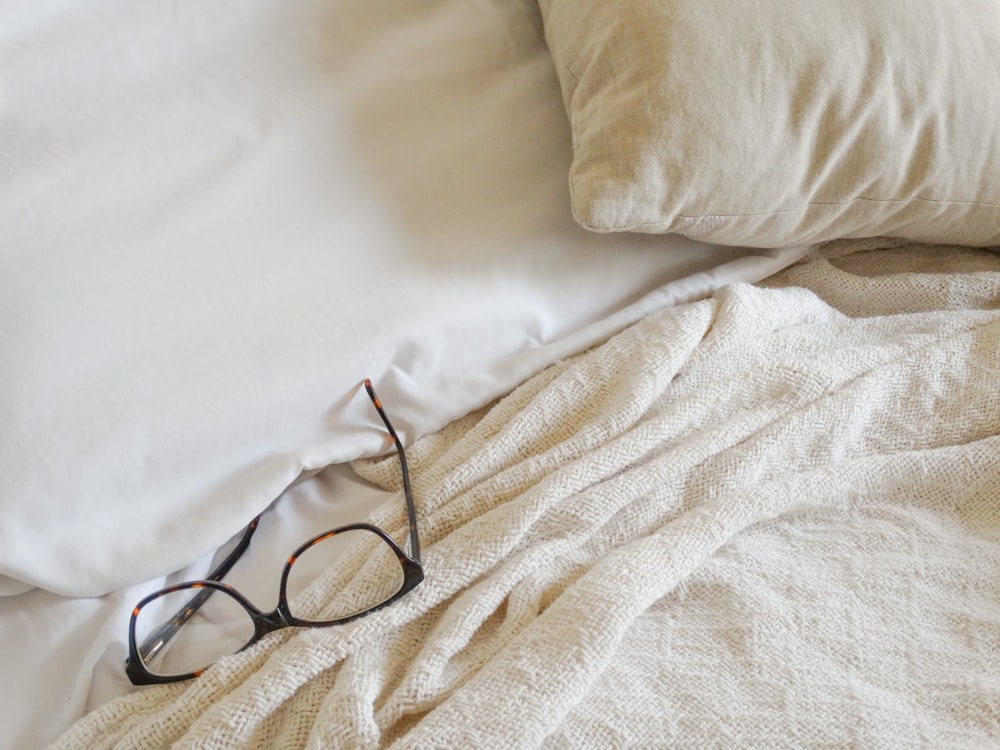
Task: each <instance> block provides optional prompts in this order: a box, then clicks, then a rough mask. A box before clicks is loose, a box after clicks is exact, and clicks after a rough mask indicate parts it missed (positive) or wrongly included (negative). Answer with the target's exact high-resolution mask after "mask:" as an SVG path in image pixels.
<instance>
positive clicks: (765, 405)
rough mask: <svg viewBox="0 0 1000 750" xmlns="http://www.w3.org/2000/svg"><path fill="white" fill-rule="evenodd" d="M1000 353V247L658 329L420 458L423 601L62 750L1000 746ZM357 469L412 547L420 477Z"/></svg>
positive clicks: (103, 720) (87, 724) (251, 666)
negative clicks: (409, 495) (412, 502)
mask: <svg viewBox="0 0 1000 750" xmlns="http://www.w3.org/2000/svg"><path fill="white" fill-rule="evenodd" d="M998 363H1000V256H998V254H997V252H996V251H994V252H987V251H982V250H970V249H959V248H941V247H926V246H914V245H909V244H898V243H897V244H895V245H893V244H892V243H888V244H886V243H881V244H877V243H863V244H862V243H851V244H839V243H838V244H836V245H833V246H830V247H827V248H825V250H824V251H823V252H820V253H818V254H817V255H816V256H814V257H813V258H811V259H810V260H809V261H808V262H805V263H802V264H798V265H796V266H793V267H791V268H790V269H788V270H787V271H784V272H782V273H780V274H778V275H777V276H775V277H773V278H772V279H770V280H768V281H767V282H764V283H763V284H760V285H756V286H751V285H746V284H738V285H734V286H732V287H729V288H727V289H725V290H722V291H720V292H719V293H717V294H716V295H714V296H713V297H712V298H711V299H708V300H703V301H700V302H693V303H690V304H687V305H683V306H679V307H674V308H669V309H664V310H661V311H658V312H654V313H651V314H650V315H648V316H646V317H644V319H643V320H641V321H639V322H637V323H636V324H635V325H633V326H631V327H630V328H628V329H626V330H624V331H623V332H621V333H618V334H617V335H614V336H612V337H610V338H609V340H608V341H607V342H606V343H604V344H602V345H600V346H598V347H596V348H594V349H592V350H590V351H588V352H585V353H582V354H580V355H578V356H576V357H573V358H570V359H567V360H565V361H563V362H560V363H557V364H554V365H552V366H551V367H549V368H548V369H546V370H544V371H543V372H541V373H539V374H538V375H536V376H534V377H532V378H530V379H528V380H527V381H526V382H525V383H524V384H523V385H521V386H519V387H518V388H516V389H515V390H514V391H513V392H512V393H511V394H509V395H508V396H506V397H504V398H502V399H500V400H499V401H497V402H496V403H495V404H494V405H492V406H491V407H488V408H485V409H483V410H479V411H476V412H473V413H472V414H470V415H468V416H467V417H465V418H463V419H460V420H457V421H456V422H454V423H452V424H450V425H449V426H448V427H446V428H445V429H444V430H442V431H440V432H438V433H435V434H433V435H430V436H427V437H425V438H423V439H422V440H419V441H417V442H416V443H415V444H414V445H413V446H412V447H411V448H410V450H409V451H408V456H409V461H410V467H411V475H412V479H413V483H414V485H413V486H414V493H415V496H416V498H417V504H418V508H419V518H420V533H421V539H422V547H423V558H424V562H425V566H426V569H427V571H428V577H427V580H426V581H425V582H424V584H422V585H421V586H420V587H418V588H417V589H416V590H415V591H414V592H413V593H412V594H410V595H409V596H408V597H406V598H404V599H403V600H401V601H399V602H397V603H396V604H394V605H393V606H391V607H389V608H387V609H385V610H381V611H379V612H377V613H375V614H372V615H370V616H369V617H367V618H364V619H362V620H359V621H356V622H355V623H352V624H349V625H346V626H343V627H338V628H329V629H319V630H307V631H299V632H294V633H293V632H289V631H281V632H280V633H277V634H274V635H272V636H270V637H269V639H268V640H265V641H264V642H261V643H259V644H258V645H257V646H255V647H253V648H251V649H250V650H248V651H245V652H243V653H240V654H237V655H235V656H232V657H229V658H227V659H224V660H223V661H221V662H219V663H218V664H216V665H215V666H214V667H213V668H212V669H210V670H209V671H208V672H207V673H206V674H205V675H203V676H202V677H201V678H200V679H198V680H195V681H192V682H190V683H183V684H173V685H165V686H159V687H154V688H149V689H142V690H138V691H136V692H134V693H132V694H131V695H128V696H125V697H122V698H120V699H118V700H113V701H111V702H109V703H107V704H106V705H104V706H102V707H101V708H99V709H97V711H96V712H95V713H93V714H92V715H90V716H88V717H86V718H85V719H83V720H82V721H81V722H80V723H78V724H77V725H75V726H74V727H73V728H72V729H70V731H69V732H68V733H67V734H65V735H64V736H63V737H62V738H61V739H60V740H59V741H58V742H57V743H56V744H55V745H54V747H57V748H71V747H72V748H75V747H93V748H101V747H118V748H127V747H166V746H168V745H169V746H172V747H248V748H249V747H324V748H327V747H351V748H358V747H394V748H397V747H398V748H402V747H421V748H422V747H512V748H513V747H516V748H526V747H543V746H544V747H608V746H629V747H718V746H722V747H730V746H739V747H830V746H862V747H990V746H993V745H995V744H997V743H998V742H1000V577H998V576H996V574H995V573H996V570H997V566H998V565H1000V502H998V498H1000V435H998V427H1000V401H998V399H997V398H996V387H997V383H998V378H1000V365H998ZM354 470H355V471H356V472H357V474H358V475H360V476H361V477H363V478H365V479H366V480H369V481H371V482H373V483H374V484H375V485H377V486H379V487H382V488H384V489H386V490H387V491H388V492H391V493H393V495H392V496H391V497H390V498H389V499H388V500H387V501H386V502H385V503H384V504H382V505H381V507H379V508H378V509H377V510H376V511H375V512H374V514H373V520H374V521H375V522H377V523H378V524H380V525H382V526H383V527H384V528H386V529H389V530H392V531H393V533H395V534H396V535H397V536H398V537H399V538H402V535H403V534H404V533H405V526H406V521H405V511H404V510H403V508H402V502H401V496H400V487H399V481H400V480H399V473H398V468H397V467H396V466H395V464H394V462H393V461H392V460H391V459H388V460H383V459H366V460H362V461H359V462H357V463H355V464H354ZM336 593H337V585H336V584H334V583H331V582H327V584H326V585H324V586H320V588H319V589H318V590H317V591H314V592H312V596H313V601H314V602H316V606H317V607H318V610H319V611H322V608H323V606H324V604H323V602H325V601H329V600H330V598H332V597H334V596H335V595H336ZM117 650H118V652H119V655H120V652H121V648H118V649H117ZM119 668H120V663H119Z"/></svg>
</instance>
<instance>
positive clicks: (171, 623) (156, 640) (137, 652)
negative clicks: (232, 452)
mask: <svg viewBox="0 0 1000 750" xmlns="http://www.w3.org/2000/svg"><path fill="white" fill-rule="evenodd" d="M364 387H365V391H367V393H368V397H369V398H370V399H371V402H372V404H373V405H374V406H375V410H376V411H377V412H378V415H379V417H380V418H381V419H382V423H383V424H384V425H385V428H386V431H387V432H388V433H389V437H390V438H391V439H392V443H393V445H394V446H395V448H396V454H397V455H398V457H399V462H400V466H401V468H402V476H403V497H404V499H405V501H406V513H407V520H408V525H409V542H410V554H406V552H405V551H403V549H402V547H400V546H399V544H397V543H396V540H394V539H393V538H392V537H391V536H389V535H388V534H387V533H386V532H385V531H383V530H382V529H380V528H379V527H377V526H374V525H372V524H370V523H353V524H348V525H346V526H338V527H336V528H333V529H330V530H328V531H324V532H323V533H321V534H317V535H316V536H314V537H313V538H312V539H310V540H309V541H307V542H305V543H304V544H302V545H300V546H299V547H298V548H297V549H296V550H295V551H294V552H293V553H292V554H291V555H290V556H289V558H288V560H287V562H286V563H285V567H284V568H283V570H282V572H281V583H280V587H279V590H278V606H277V607H275V609H274V610H272V611H271V612H263V611H262V610H260V609H258V608H257V607H256V606H254V605H253V604H252V603H251V602H250V600H249V599H247V598H246V597H245V596H244V595H243V594H241V593H240V592H239V591H238V590H236V589H235V588H233V587H232V586H230V585H229V584H228V583H223V582H222V578H223V577H225V575H226V574H227V573H228V572H229V571H230V570H231V569H232V567H233V565H235V564H236V562H237V560H239V559H240V557H242V555H243V553H244V552H246V550H247V548H248V547H249V546H250V540H251V539H252V538H253V535H254V532H255V531H256V530H257V526H258V524H259V523H260V518H261V517H260V515H258V516H256V517H254V519H253V520H251V521H250V523H249V524H248V525H247V526H246V528H245V529H244V531H243V536H242V537H241V538H240V541H239V542H238V543H237V545H236V547H235V549H234V550H233V551H232V552H231V553H229V555H227V556H226V559H225V560H223V561H222V562H221V563H220V564H219V565H218V566H217V567H216V568H215V569H214V570H213V571H212V572H211V573H209V574H208V576H206V577H205V579H203V580H198V581H186V582H184V583H178V584H175V585H173V586H167V587H166V588H163V589H160V590H159V591H155V592H153V593H152V594H149V595H148V596H146V597H143V599H141V600H140V601H139V602H138V603H137V604H136V605H135V607H133V609H132V616H131V619H130V620H129V628H128V658H127V659H126V660H125V674H126V675H127V676H128V678H129V680H130V681H131V682H132V684H133V685H157V684H164V683H170V682H181V681H184V680H190V679H193V678H195V677H198V676H199V675H200V674H202V673H203V672H204V671H205V669H207V668H208V667H209V666H211V665H206V666H205V667H203V668H202V669H199V670H196V671H194V672H188V673H185V674H177V675H160V674H155V673H153V672H150V671H149V670H148V669H147V668H146V665H145V663H144V661H143V657H145V658H149V657H150V656H152V655H155V653H156V652H157V651H159V650H160V648H162V647H163V646H164V645H166V643H167V642H168V641H169V640H170V639H171V638H172V637H173V636H174V635H175V634H176V633H177V632H178V631H179V630H180V629H181V628H182V627H183V626H184V624H185V623H186V622H187V621H188V620H189V619H190V618H191V617H192V616H193V615H194V614H195V613H196V612H197V611H198V609H199V608H200V607H201V606H202V605H203V604H204V603H205V602H206V601H207V600H208V597H210V596H211V595H212V594H213V593H214V592H216V591H222V592H225V593H226V594H227V595H228V596H230V597H232V598H233V599H235V600H236V601H237V602H238V603H239V604H240V605H241V606H242V607H243V609H244V610H246V612H247V614H248V615H249V616H250V619H251V620H252V621H253V626H254V634H253V636H252V637H251V638H250V639H249V640H248V641H247V642H246V643H245V644H243V646H242V647H240V648H239V649H238V650H237V652H236V653H238V652H239V651H243V650H244V649H247V648H249V647H250V646H252V645H253V644H254V643H256V642H257V641H259V640H260V639H261V638H263V637H264V636H265V635H267V634H268V633H273V632H274V631H276V630H282V629H283V628H288V627H299V628H322V627H329V626H331V625H343V624H345V623H348V622H351V621H352V620H357V619H359V618H361V617H365V616H366V615H370V614H371V613H372V612H376V611H378V610H380V609H382V608H383V607H387V606H389V605H390V604H392V603H393V602H395V601H398V600H399V599H401V598H402V597H403V596H405V595H406V594H408V593H409V592H411V591H412V590H413V589H415V588H416V587H417V586H418V585H419V584H420V583H421V582H422V581H423V580H424V569H423V565H422V564H421V562H420V538H419V535H418V533H417V513H416V507H415V506H414V503H413V492H412V489H411V486H410V472H409V467H408V466H407V463H406V453H405V452H404V451H403V445H402V443H401V442H400V440H399V436H398V435H397V434H396V430H395V429H394V428H393V426H392V423H391V422H390V421H389V417H388V416H386V413H385V410H384V409H383V408H382V402H381V401H380V400H379V398H378V396H377V395H376V394H375V389H374V388H373V387H372V384H371V380H368V379H365V381H364ZM357 530H363V531H369V532H371V533H373V534H375V535H377V536H378V537H379V538H381V540H382V541H383V542H385V543H386V544H388V545H389V547H390V548H391V549H392V551H393V553H394V554H395V555H396V558H397V560H398V561H399V563H400V566H401V567H402V570H403V583H402V586H401V587H400V589H399V591H397V592H396V593H395V594H393V595H392V596H390V597H389V598H388V599H386V600H385V601H383V602H381V603H380V604H376V605H374V606H372V607H369V608H368V609H365V610H362V611H360V612H356V613H354V614H351V615H347V616H344V617H338V618H334V619H331V620H304V619H302V618H299V617H296V616H295V615H293V614H292V613H291V612H290V611H289V607H288V595H287V591H286V584H287V582H288V575H289V573H290V572H291V569H292V565H293V564H294V563H295V561H296V560H297V559H298V558H299V557H300V556H301V555H302V554H303V553H304V552H305V551H306V550H308V549H309V548H310V547H312V546H313V545H315V544H318V543H320V542H323V541H325V540H327V539H329V538H330V537H333V536H336V535H337V534H342V533H344V532H348V531H357ZM178 591H194V592H196V593H195V594H194V595H193V596H192V597H191V600H190V601H189V602H188V603H187V604H186V605H185V606H184V607H183V608H182V609H181V610H179V611H178V612H176V613H175V614H174V615H173V616H172V617H170V618H169V619H168V620H167V621H166V622H165V623H164V624H163V625H161V626H160V627H159V628H157V629H156V630H155V631H154V632H153V633H152V634H150V635H149V636H147V637H146V639H145V640H144V641H143V642H142V643H141V644H137V643H136V632H135V631H136V620H137V618H138V616H139V613H140V612H141V611H142V608H143V607H145V606H146V605H147V604H149V603H150V602H152V601H155V600H156V599H159V598H161V597H164V596H167V595H169V594H173V593H176V592H178Z"/></svg>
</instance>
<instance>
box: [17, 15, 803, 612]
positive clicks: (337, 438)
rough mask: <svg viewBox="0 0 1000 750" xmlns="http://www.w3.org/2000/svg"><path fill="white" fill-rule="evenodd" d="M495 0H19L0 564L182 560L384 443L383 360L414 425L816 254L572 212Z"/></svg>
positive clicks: (76, 579)
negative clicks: (290, 490) (153, 0)
mask: <svg viewBox="0 0 1000 750" xmlns="http://www.w3.org/2000/svg"><path fill="white" fill-rule="evenodd" d="M493 4H494V8H493V12H490V13H482V7H480V6H481V4H480V6H476V7H470V6H469V5H468V4H467V3H465V2H463V1H462V0H450V1H449V2H444V3H442V2H440V1H439V0H410V1H408V2H406V3H403V4H402V5H401V4H399V3H387V2H376V1H375V0H366V2H358V3H353V4H352V3H348V4H347V5H346V6H345V7H341V4H337V5H336V6H335V7H331V6H330V4H329V3H325V2H320V0H311V1H305V2H297V3H294V4H288V3H285V2H280V1H279V0H256V1H255V2H248V3H240V5H239V7H238V8H234V7H231V6H230V5H228V4H225V3H222V4H220V3H209V4H204V3H191V4H187V5H181V6H177V5H175V4H170V5H162V6H153V7H149V6H142V7H140V6H138V5H136V4H135V3H132V2H129V0H104V1H103V2H101V3H96V4H95V3H91V2H84V1H83V0H79V2H68V3H60V4H58V5H56V6H52V5H47V4H39V3H34V2H27V1H25V2H15V3H7V4H4V5H3V6H2V8H0V29H3V35H4V37H3V45H4V48H3V53H4V54H3V60H4V73H5V76H4V87H5V88H4V90H3V92H2V101H0V107H2V110H0V112H2V115H0V133H2V136H3V142H4V153H3V156H2V157H0V165H2V170H3V175H4V179H3V180H2V181H0V240H2V241H0V245H2V252H0V320H2V321H3V322H2V331H3V347H2V349H0V519H2V520H0V590H3V591H6V593H14V592H16V591H18V590H23V589H24V588H26V587H30V586H41V587H45V588H48V589H51V590H54V591H57V592H61V593H67V594H77V595H93V594H101V593H103V592H106V591H110V590H112V589H116V588H120V587H122V586H124V585H126V584H129V583H132V582H136V581H144V580H147V579H150V578H153V577H154V576H158V575H163V574H165V573H167V572H169V571H172V570H175V569H177V568H180V567H181V566H183V565H185V564H187V563H189V562H191V561H192V560H195V559H197V558H199V557H200V556H202V555H203V554H204V553H206V552H207V551H209V550H211V549H213V548H215V547H216V546H218V545H220V544H221V543H223V542H224V541H225V540H226V539H227V538H228V537H229V536H230V535H231V534H233V533H234V532H235V531H237V530H238V529H239V528H240V527H241V526H242V525H244V524H245V523H246V522H247V521H249V519H250V518H251V517H252V516H253V515H255V514H256V513H258V512H259V511H260V510H262V509H263V508H264V507H266V506H267V505H268V503H270V502H271V501H272V500H273V499H274V498H275V497H277V496H278V495H279V494H280V493H281V492H282V490H283V489H284V488H286V487H287V486H288V485H289V484H290V483H292V482H294V481H295V480H296V478H297V477H299V476H300V475H301V474H302V473H303V472H308V471H310V470H311V469H315V468H318V467H322V466H325V465H327V464H329V463H333V462H341V461H347V460H350V459H353V458H355V457H358V456H360V455H363V454H370V453H374V452H378V451H381V450H385V449H386V448H387V445H386V443H385V442H384V439H383V435H382V432H381V430H380V429H379V421H378V418H377V416H376V415H375V413H374V412H373V411H372V408H371V405H370V404H369V403H368V402H367V399H366V398H365V396H364V394H363V392H361V393H359V392H358V390H357V387H358V384H359V383H360V381H361V380H362V378H364V377H371V378H372V379H373V381H374V383H375V386H376V388H377V390H378V392H379V395H380V396H381V397H382V399H383V401H384V403H385V406H386V409H387V411H388V413H389V415H390V417H391V419H392V420H393V421H394V423H395V425H396V427H397V428H398V429H399V430H400V432H401V434H402V435H403V436H404V438H405V439H406V440H412V439H414V438H415V437H417V436H418V435H421V434H424V433H427V432H430V431H433V430H436V429H438V428H440V427H441V426H443V425H444V424H446V423H447V422H449V421H451V420H452V419H454V418H456V417H458V416H460V415H462V414H465V413H466V412H468V411H469V410H471V409H472V408H475V407H478V406H480V405H482V404H484V403H487V402H488V401H490V400H491V399H493V398H496V397H497V396H499V395H501V394H503V393H504V392H506V391H508V390H509V389H511V388H512V387H513V386H514V385H516V384H517V383H518V382H520V381H521V380H523V379H524V378H526V377H527V376H528V375H530V374H532V373H533V372H535V371H537V370H538V369H540V368H542V367H544V366H545V365H547V364H548V363H550V362H551V361H553V360H555V359H558V358H560V357H565V356H568V355H569V354H571V353H573V352H575V351H577V350H579V349H581V348H584V347H586V346H589V345H591V344H593V343H596V342H597V341H599V340H600V339H601V338H603V337H605V336H607V335H609V334H610V333H611V332H613V331H615V330H617V329H618V328H621V327H622V326H624V325H627V324H628V323H629V322H631V321H633V320H635V319H636V318H637V317H638V316H640V315H642V314H643V312H645V311H646V310H649V309H652V308H653V307H657V306H661V305H664V304H671V303H674V302H677V301H681V300H685V299H689V298H691V297H693V296H698V295H701V294H705V293H708V292H710V291H711V290H712V289H714V288H717V287H718V286H720V285H721V284H723V283H726V282H729V281H734V280H745V279H749V278H757V277H760V276H762V275H766V274H767V273H769V272H772V271H774V270H777V269H778V268H779V267H781V266H782V265H784V264H785V263H787V262H788V261H789V260H790V259H791V258H792V257H793V255H794V254H792V255H790V254H780V253H775V254H771V255H766V254H760V255H758V256H751V255H748V254H747V253H746V252H736V251H733V250H731V249H725V248H719V247H712V246H707V245H700V244H698V243H694V242H687V241H671V242H666V241H664V240H663V239H662V238H650V237H638V236H636V237H619V238H608V237H598V236H596V235H593V234H590V233H587V232H585V231H583V230H582V229H580V228H579V227H577V226H576V225H575V224H574V223H573V221H572V218H571V217H570V215H569V211H568V196H567V195H566V188H565V173H566V170H567V169H568V167H569V162H570V158H571V153H570V151H571V149H570V145H569V136H568V132H567V128H566V124H565V113H564V112H563V110H562V105H561V102H560V97H559V87H558V81H557V80H556V77H555V75H554V73H553V71H552V68H551V60H550V58H549V56H548V52H547V50H546V48H545V45H544V41H543V39H542V36H541V29H540V19H539V17H538V10H537V7H534V8H533V7H531V6H529V5H526V4H525V5H522V6H519V7H517V6H511V5H510V3H509V2H508V1H507V0H495V2H494V3H493ZM418 504H419V499H418ZM2 576H5V577H6V578H2Z"/></svg>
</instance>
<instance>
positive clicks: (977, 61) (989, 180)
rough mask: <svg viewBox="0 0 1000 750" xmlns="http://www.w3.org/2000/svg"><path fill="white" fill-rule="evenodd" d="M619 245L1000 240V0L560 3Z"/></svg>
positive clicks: (586, 201)
mask: <svg viewBox="0 0 1000 750" xmlns="http://www.w3.org/2000/svg"><path fill="white" fill-rule="evenodd" d="M540 4H541V8H542V12H543V16H544V21H545V33H546V37H547V39H548V43H549V46H550V49H551V52H552V55H553V57H554V59H555V61H556V65H557V69H558V73H559V77H560V81H561V84H562V91H563V96H564V100H565V106H566V109H567V111H568V112H569V117H570V120H571V123H572V130H573V146H574V151H575V156H574V159H573V165H572V168H571V170H570V185H571V190H572V195H573V210H574V213H575V215H576V217H577V219H578V221H579V222H580V223H581V224H582V225H584V226H585V227H587V228H589V229H593V230H597V231H602V232H612V231H626V230H627V231H641V232H678V233H681V234H684V235H687V236H688V237H695V238H699V239H704V240H708V241H712V242H719V243H727V244H736V245H751V246H758V247H776V246H782V245H793V244H798V243H807V242H820V241H824V240H830V239H835V238H841V237H865V236H883V235H885V236H898V237H907V238H912V239H915V240H921V241H925V242H932V243H953V244H968V245H991V244H997V243H1000V126H998V123H1000V72H998V71H1000V3H998V2H997V1H996V0H954V1H952V2H941V1H940V0H877V1H873V0H810V1H809V2H778V1H777V0H769V1H765V2H761V1H760V0H755V1H753V2H751V1H749V0H744V1H743V2H733V0H697V2H691V1H690V0H541V3H540Z"/></svg>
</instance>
